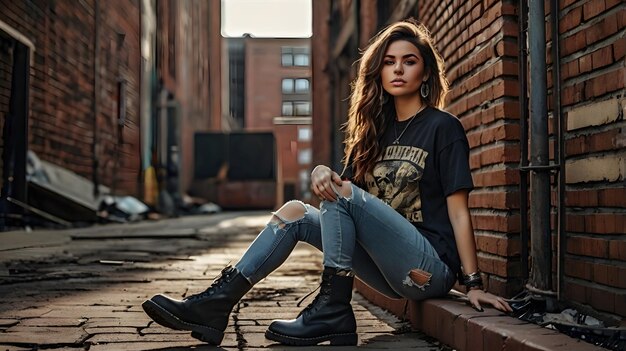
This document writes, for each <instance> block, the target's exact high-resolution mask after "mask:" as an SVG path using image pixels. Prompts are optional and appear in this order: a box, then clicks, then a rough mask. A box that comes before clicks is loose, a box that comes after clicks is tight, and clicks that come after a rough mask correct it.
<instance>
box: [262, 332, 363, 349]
mask: <svg viewBox="0 0 626 351" xmlns="http://www.w3.org/2000/svg"><path fill="white" fill-rule="evenodd" d="M265 338H266V339H269V340H273V341H278V342H279V343H281V344H285V345H294V346H312V345H317V344H319V343H321V342H324V341H330V344H331V345H334V346H354V345H356V344H357V342H358V341H359V337H358V336H357V334H356V333H343V334H329V335H323V336H319V337H317V338H297V337H293V336H287V335H282V334H278V333H274V332H273V331H271V330H266V331H265Z"/></svg>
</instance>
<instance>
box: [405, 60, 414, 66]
mask: <svg viewBox="0 0 626 351" xmlns="http://www.w3.org/2000/svg"><path fill="white" fill-rule="evenodd" d="M405 63H406V64H407V65H409V66H411V65H414V64H416V63H417V62H415V61H413V60H408V61H406V62H405Z"/></svg>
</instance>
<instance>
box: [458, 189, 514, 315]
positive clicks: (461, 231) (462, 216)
mask: <svg viewBox="0 0 626 351" xmlns="http://www.w3.org/2000/svg"><path fill="white" fill-rule="evenodd" d="M467 198H468V191H467V190H459V191H456V192H454V193H452V194H451V195H449V196H448V197H447V198H446V202H447V205H448V216H449V217H450V223H452V229H453V230H454V238H455V240H456V246H457V250H458V251H459V257H460V258H461V265H462V266H463V270H464V271H465V272H464V273H465V274H470V273H474V272H478V259H477V258H476V243H475V241H474V230H473V229H472V219H471V217H470V212H469V207H468V204H467ZM467 297H468V298H469V300H470V303H471V304H472V306H474V307H475V308H476V309H477V310H479V311H482V307H481V306H480V302H486V303H490V304H491V305H493V307H495V308H497V309H499V310H501V311H505V312H511V311H512V309H511V307H510V306H509V304H508V303H507V302H506V301H504V299H503V298H501V297H499V296H496V295H493V294H490V293H487V292H485V291H483V290H482V289H470V290H469V291H468V292H467Z"/></svg>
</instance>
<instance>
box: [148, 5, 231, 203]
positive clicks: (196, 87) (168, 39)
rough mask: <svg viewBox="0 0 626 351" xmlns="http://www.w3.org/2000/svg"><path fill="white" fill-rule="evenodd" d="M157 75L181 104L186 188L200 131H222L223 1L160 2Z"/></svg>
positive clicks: (158, 9) (182, 177) (181, 158)
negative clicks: (195, 139)
mask: <svg viewBox="0 0 626 351" xmlns="http://www.w3.org/2000/svg"><path fill="white" fill-rule="evenodd" d="M156 5H157V48H156V51H157V62H156V63H157V76H158V79H159V80H160V81H161V82H162V83H163V84H164V86H165V88H167V89H168V91H169V92H170V93H171V94H172V95H173V98H174V100H175V101H176V102H177V103H178V104H179V105H178V106H179V114H178V117H179V118H180V125H179V128H180V145H179V148H180V153H181V155H180V162H181V175H180V178H181V184H182V188H183V191H186V190H187V189H188V187H189V185H190V184H191V182H192V179H193V170H194V159H193V140H194V134H195V133H196V132H206V131H211V130H213V131H219V130H220V129H221V120H222V116H221V88H220V87H221V83H220V79H221V75H220V74H221V73H220V72H221V68H220V67H221V63H220V59H221V37H220V2H219V1H205V0H193V1H178V0H168V1H158V2H157V4H156Z"/></svg>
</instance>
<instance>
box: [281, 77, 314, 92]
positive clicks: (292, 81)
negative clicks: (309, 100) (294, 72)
mask: <svg viewBox="0 0 626 351" xmlns="http://www.w3.org/2000/svg"><path fill="white" fill-rule="evenodd" d="M282 90H283V94H294V93H296V94H308V93H309V90H310V84H309V80H308V79H306V78H285V79H283V82H282Z"/></svg>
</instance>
